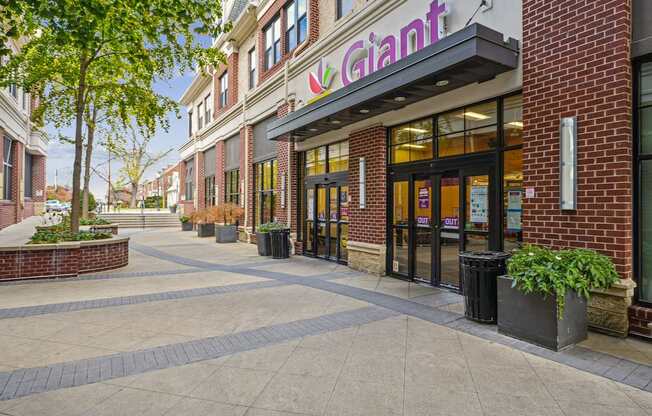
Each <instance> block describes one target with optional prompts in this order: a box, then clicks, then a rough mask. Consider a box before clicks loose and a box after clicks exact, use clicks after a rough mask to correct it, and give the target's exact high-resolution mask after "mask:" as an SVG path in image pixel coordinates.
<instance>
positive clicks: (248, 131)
mask: <svg viewBox="0 0 652 416" xmlns="http://www.w3.org/2000/svg"><path fill="white" fill-rule="evenodd" d="M243 130H244V131H245V135H244V136H243V135H242V133H241V134H240V136H241V138H242V139H243V141H244V140H245V139H246V142H247V155H246V160H245V169H246V172H247V182H246V185H245V187H246V193H247V203H246V206H245V226H246V227H248V228H251V227H253V226H254V207H255V204H256V193H255V192H256V182H255V181H256V178H254V128H253V126H251V125H248V126H245V127H243ZM252 231H253V229H252Z"/></svg>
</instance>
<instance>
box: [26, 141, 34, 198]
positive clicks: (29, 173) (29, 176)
mask: <svg viewBox="0 0 652 416" xmlns="http://www.w3.org/2000/svg"><path fill="white" fill-rule="evenodd" d="M33 169H34V157H33V156H32V155H31V154H30V153H27V152H25V198H31V197H32V193H33V191H32V190H33V186H32V180H33V178H34V172H33Z"/></svg>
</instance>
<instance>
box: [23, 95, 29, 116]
mask: <svg viewBox="0 0 652 416" xmlns="http://www.w3.org/2000/svg"><path fill="white" fill-rule="evenodd" d="M28 101H29V95H27V93H26V92H25V90H23V110H25V111H27V102H28Z"/></svg>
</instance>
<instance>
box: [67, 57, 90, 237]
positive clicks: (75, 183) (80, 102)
mask: <svg viewBox="0 0 652 416" xmlns="http://www.w3.org/2000/svg"><path fill="white" fill-rule="evenodd" d="M87 69H88V67H87V62H86V54H85V53H82V55H81V56H80V58H79V86H78V87H77V97H76V98H75V101H76V102H75V106H76V109H75V110H76V114H75V116H76V119H75V162H74V164H73V169H72V202H71V205H72V206H71V212H70V229H71V231H72V232H73V233H78V232H79V214H80V211H81V203H80V202H81V201H80V198H79V196H80V195H79V191H80V189H79V188H80V187H79V185H80V182H81V181H80V179H81V160H82V154H83V152H84V140H83V137H82V126H83V123H84V108H85V107H86V106H85V105H84V97H85V94H86V71H87Z"/></svg>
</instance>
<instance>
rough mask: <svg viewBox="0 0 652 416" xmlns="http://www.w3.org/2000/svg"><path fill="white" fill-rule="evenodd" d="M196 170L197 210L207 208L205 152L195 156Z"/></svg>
mask: <svg viewBox="0 0 652 416" xmlns="http://www.w3.org/2000/svg"><path fill="white" fill-rule="evenodd" d="M195 160H196V161H197V162H196V163H195V169H197V209H204V208H206V198H205V197H206V182H205V181H204V177H205V176H206V175H205V174H204V152H197V154H196V155H195Z"/></svg>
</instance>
